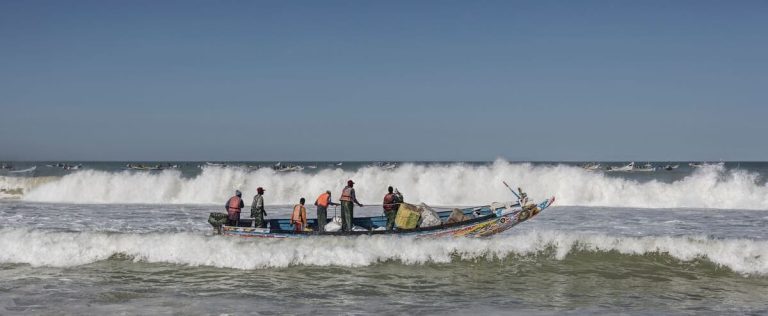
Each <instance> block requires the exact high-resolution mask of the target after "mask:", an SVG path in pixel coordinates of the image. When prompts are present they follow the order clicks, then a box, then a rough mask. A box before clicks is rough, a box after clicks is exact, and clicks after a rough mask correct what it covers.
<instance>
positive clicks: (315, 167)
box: [307, 165, 317, 169]
mask: <svg viewBox="0 0 768 316" xmlns="http://www.w3.org/2000/svg"><path fill="white" fill-rule="evenodd" d="M307 168H309V169H317V166H315V165H309V166H307Z"/></svg>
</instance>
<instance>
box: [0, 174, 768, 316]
mask: <svg viewBox="0 0 768 316" xmlns="http://www.w3.org/2000/svg"><path fill="white" fill-rule="evenodd" d="M126 163H127V162H126ZM126 163H104V162H99V163H95V162H90V163H89V162H80V163H77V164H82V165H83V166H82V168H81V169H78V170H64V169H61V168H56V167H46V166H45V165H46V164H51V165H55V163H51V162H49V163H45V162H15V163H14V168H16V169H18V170H21V169H25V168H29V167H31V166H37V168H36V169H35V170H34V171H32V172H27V173H26V174H22V173H8V172H7V171H0V314H3V315H6V314H61V313H63V314H117V313H123V314H169V313H178V314H252V313H263V314H345V313H352V314H373V313H376V314H404V313H405V314H469V313H473V314H478V313H479V314H525V315H528V314H551V313H562V312H570V313H574V314H595V313H597V314H614V313H632V314H660V313H663V314H765V313H768V303H767V302H768V290H767V289H768V232H766V229H765V227H767V226H768V212H766V211H767V210H768V186H766V182H765V181H766V179H765V175H766V174H768V163H737V162H733V163H731V162H729V163H725V164H722V165H721V164H708V165H704V166H703V167H696V168H694V167H690V166H688V164H687V163H679V164H680V167H679V168H677V169H674V170H671V171H667V170H657V171H654V172H629V173H623V172H607V171H605V170H600V171H587V170H585V169H583V168H581V167H579V166H578V165H577V164H575V163H557V162H546V163H518V162H507V161H504V160H497V161H494V162H463V163H462V162H440V163H424V162H421V163H399V164H398V166H397V167H395V168H393V169H383V168H380V167H377V166H375V165H371V163H368V162H344V163H343V164H342V166H338V165H337V163H336V162H305V163H301V164H302V165H305V166H310V165H312V166H317V168H315V169H309V168H306V169H304V170H303V171H298V172H278V171H275V170H273V169H272V168H270V166H271V165H273V164H274V163H276V162H228V163H226V164H227V165H226V166H219V165H211V164H206V163H205V162H202V163H201V162H172V164H176V165H177V168H171V169H168V170H162V171H136V170H126V169H125V168H124V166H125V165H126ZM160 163H166V162H145V163H144V164H145V165H155V164H160ZM624 163H625V164H626V162H624ZM73 164H74V163H73ZM603 164H604V165H606V163H603ZM654 164H656V165H661V166H663V165H664V164H667V163H654ZM607 165H615V166H619V165H621V163H618V162H617V163H612V164H611V163H608V164H607ZM348 179H353V180H354V181H355V188H356V191H357V195H358V199H359V200H360V202H361V203H363V204H366V206H365V207H363V208H358V209H356V210H355V214H356V215H357V216H365V215H368V216H371V215H379V214H381V206H380V204H381V201H382V198H383V195H384V193H386V187H387V186H388V185H392V186H395V187H397V188H398V189H399V190H400V191H401V192H403V194H404V195H405V199H406V200H407V201H409V202H424V203H427V204H429V205H432V206H435V207H438V208H440V207H443V208H451V207H454V206H475V205H482V204H488V203H490V202H493V201H508V200H513V196H512V195H511V193H509V191H508V189H507V188H506V187H505V186H504V185H503V184H502V182H501V181H507V182H508V183H510V184H511V185H513V186H520V187H522V188H523V189H524V190H525V191H526V192H528V194H529V196H530V197H531V198H533V199H535V200H541V199H545V198H547V197H549V196H556V198H557V201H556V202H555V205H554V206H553V207H551V208H549V209H547V210H545V211H544V212H542V213H541V214H539V215H538V216H537V217H535V218H533V219H532V220H530V221H527V222H524V223H522V224H520V225H519V226H516V227H514V228H513V229H511V230H509V231H507V232H505V233H502V234H500V235H497V236H493V237H491V238H484V239H463V238H459V239H411V238H403V237H397V236H361V237H344V238H339V237H319V238H310V239H304V240H259V239H245V238H237V237H224V236H214V235H213V234H212V229H211V227H210V226H209V225H208V223H207V217H208V214H209V213H210V212H220V211H222V210H223V207H224V203H225V202H226V200H227V199H228V198H229V197H230V196H231V195H232V194H233V191H234V190H235V189H239V190H241V191H243V193H244V195H243V197H244V200H245V202H246V205H249V204H250V203H249V202H250V200H251V198H252V196H253V194H255V189H256V187H264V188H265V189H266V194H265V203H266V210H267V212H268V215H269V217H271V218H277V217H286V216H287V215H288V213H289V211H290V209H291V205H292V204H294V203H297V201H298V199H299V198H301V197H305V198H306V199H307V200H308V201H309V202H310V203H308V204H310V205H311V202H312V201H313V200H314V198H315V197H316V196H317V195H319V194H320V193H322V192H323V191H325V190H331V191H332V192H333V195H334V199H337V198H338V194H339V193H340V191H341V189H342V187H343V185H344V184H345V182H346V180H348ZM334 212H338V210H336V209H330V210H329V213H330V214H331V215H333V214H334ZM243 213H244V215H243V216H247V214H248V213H249V211H248V207H246V210H245V211H244V212H243ZM308 213H309V214H310V217H312V215H311V214H312V213H314V209H313V207H312V206H310V207H309V212H308Z"/></svg>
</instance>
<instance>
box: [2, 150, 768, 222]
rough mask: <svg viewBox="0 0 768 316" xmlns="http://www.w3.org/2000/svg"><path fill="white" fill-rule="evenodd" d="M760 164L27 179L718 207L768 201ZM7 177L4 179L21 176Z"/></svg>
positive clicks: (221, 196) (65, 186)
mask: <svg viewBox="0 0 768 316" xmlns="http://www.w3.org/2000/svg"><path fill="white" fill-rule="evenodd" d="M759 177H760V176H759V174H757V173H754V172H748V171H745V170H726V169H725V168H723V167H722V166H711V167H705V168H700V169H698V170H696V171H695V172H693V173H692V174H691V175H689V176H687V177H685V178H684V179H682V180H679V181H676V182H673V183H664V182H661V181H656V180H652V181H648V182H639V181H636V180H628V179H623V178H617V177H610V176H606V175H604V174H602V173H595V172H588V171H585V170H583V169H581V168H578V167H573V166H567V165H554V166H535V165H532V164H528V163H509V162H506V161H503V160H498V161H496V162H494V163H492V164H490V165H485V166H476V165H475V166H473V165H466V164H460V163H457V164H452V165H419V164H403V165H401V166H399V167H397V168H395V169H393V170H382V169H380V168H361V169H358V170H356V171H345V170H342V169H326V170H321V171H319V172H317V173H303V172H295V173H279V172H275V171H272V170H271V169H266V168H265V169H258V170H248V169H243V168H233V167H227V168H222V167H207V168H205V169H204V170H203V171H202V172H201V173H200V174H199V175H197V176H195V177H192V178H185V177H182V175H181V173H180V172H178V171H163V172H160V173H132V172H127V171H123V172H106V171H94V170H83V171H78V172H75V173H72V174H69V175H67V176H64V177H61V178H58V179H57V180H55V181H48V182H45V183H30V184H25V186H26V187H25V192H26V193H25V194H24V196H23V197H22V199H24V200H27V201H38V202H63V203H147V204H155V203H174V204H223V201H224V200H226V199H227V198H228V197H229V196H230V195H231V194H232V192H233V191H234V190H235V189H240V190H241V191H243V192H244V193H245V197H246V199H245V200H246V203H248V202H249V200H250V199H249V198H250V196H252V195H253V194H255V190H256V188H257V187H259V186H261V187H264V188H266V190H267V197H266V199H267V201H268V203H273V204H292V203H295V201H296V200H298V198H299V197H302V196H303V197H306V198H307V199H308V200H310V201H311V200H312V199H313V198H314V197H315V196H316V195H318V194H319V193H321V192H323V191H325V190H332V192H333V194H334V197H335V198H338V194H339V192H340V191H341V189H342V187H343V185H344V183H345V182H346V180H347V179H354V180H355V182H356V189H357V195H358V199H359V200H360V201H361V202H362V203H364V204H380V203H381V196H382V192H384V191H385V189H386V187H387V186H388V185H393V186H395V187H398V188H399V189H400V191H402V192H403V193H404V194H405V197H406V199H407V200H410V201H419V202H425V203H428V204H434V205H478V204H487V203H490V202H492V201H506V200H510V198H511V195H510V193H509V192H508V191H507V189H506V188H505V187H504V186H503V185H501V181H502V180H507V181H511V182H512V184H513V185H519V186H522V187H523V188H525V189H526V191H527V192H529V193H530V194H531V196H532V197H535V198H536V199H543V198H546V197H549V196H551V195H555V196H557V205H581V206H617V207H618V206H620V207H647V208H680V207H691V208H693V207H699V208H719V209H758V210H768V186H766V185H765V184H760V181H759ZM8 181H11V180H9V178H2V177H0V188H4V187H8V188H10V187H12V186H13V185H18V184H15V183H9V182H8Z"/></svg>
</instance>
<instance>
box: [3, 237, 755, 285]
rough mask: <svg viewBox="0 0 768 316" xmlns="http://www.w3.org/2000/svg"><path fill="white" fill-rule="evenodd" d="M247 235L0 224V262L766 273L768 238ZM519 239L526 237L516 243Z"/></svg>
mask: <svg viewBox="0 0 768 316" xmlns="http://www.w3.org/2000/svg"><path fill="white" fill-rule="evenodd" d="M329 238H334V237H328V238H324V237H320V238H309V239H301V240H296V239H285V240H253V239H243V238H229V237H220V236H216V237H211V236H203V235H201V234H194V233H173V234H159V233H158V234H110V233H99V232H81V233H74V232H50V231H39V230H26V229H10V228H6V229H1V230H0V263H16V264H19V263H20V264H30V265H32V266H53V267H69V266H78V265H84V264H89V263H93V262H97V261H102V260H107V259H110V258H112V257H113V256H123V257H128V258H131V259H132V260H133V261H136V262H149V263H171V264H179V265H187V266H213V267H221V268H236V269H265V268H281V267H288V266H292V265H307V266H353V267H354V266H367V265H373V264H377V263H380V262H387V261H394V262H399V263H402V264H408V265H413V264H425V263H449V262H452V261H455V260H496V259H504V258H507V257H509V256H512V255H518V256H531V255H534V256H540V255H545V256H549V258H550V259H552V260H563V259H566V258H567V257H568V256H569V255H571V254H574V253H576V252H587V253H597V254H601V253H608V252H617V253H620V254H622V255H648V254H658V255H668V256H671V257H673V258H675V259H677V260H680V261H691V260H698V259H703V260H708V261H710V262H712V263H714V264H716V265H718V266H720V267H725V268H728V269H730V270H732V271H735V272H737V273H741V274H745V275H768V241H764V240H762V241H761V240H749V239H711V238H707V237H703V236H681V237H652V236H649V237H616V236H608V235H601V234H583V233H566V232H557V231H531V232H526V233H522V234H516V235H504V236H498V237H496V238H488V239H464V238H459V239H417V240H414V239H409V238H403V237H392V236H373V237H369V236H361V237H349V238H334V239H333V242H330V241H331V240H330V239H329ZM521 241H524V242H521Z"/></svg>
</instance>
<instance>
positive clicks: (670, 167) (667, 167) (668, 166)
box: [664, 165, 680, 171]
mask: <svg viewBox="0 0 768 316" xmlns="http://www.w3.org/2000/svg"><path fill="white" fill-rule="evenodd" d="M678 167H680V165H666V166H664V170H667V171H672V170H675V169H677V168H678Z"/></svg>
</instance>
